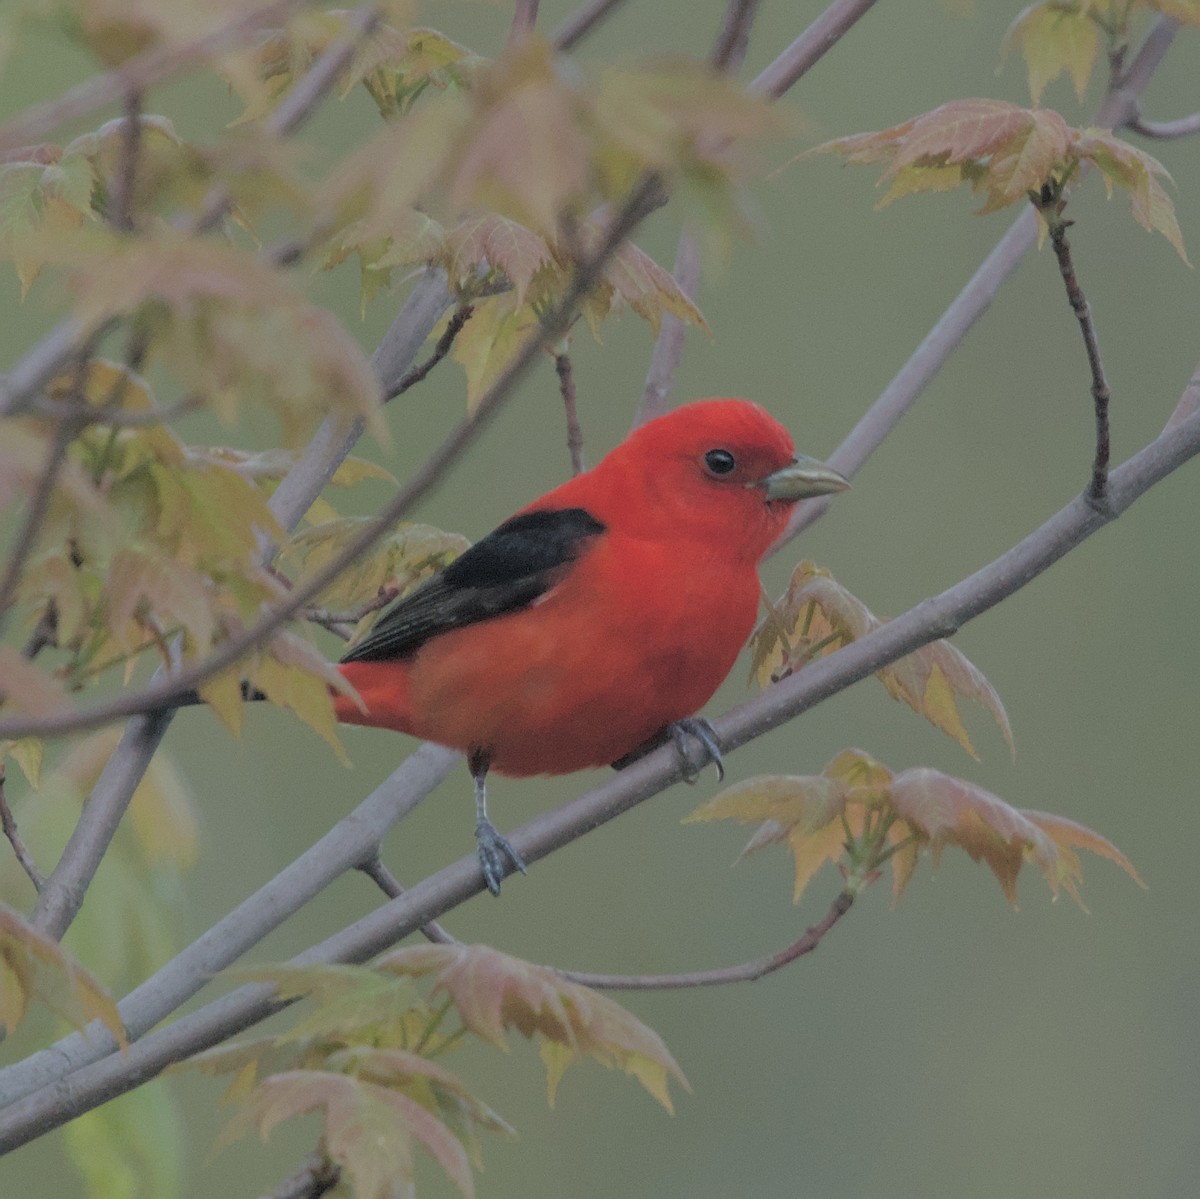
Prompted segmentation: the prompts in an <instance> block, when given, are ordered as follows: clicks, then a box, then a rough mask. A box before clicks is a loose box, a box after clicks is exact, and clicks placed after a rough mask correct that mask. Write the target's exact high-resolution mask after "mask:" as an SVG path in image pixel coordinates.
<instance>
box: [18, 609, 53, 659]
mask: <svg viewBox="0 0 1200 1199" xmlns="http://www.w3.org/2000/svg"><path fill="white" fill-rule="evenodd" d="M57 642H58V605H57V604H56V603H55V602H54V600H53V599H51V600H50V601H49V602H48V603H47V604H46V607H45V609H44V610H43V612H42V615H41V618H40V619H39V620H38V622H37V624H36V625H35V626H34V629H33V632H32V633H30V634H29V640H28V641H26V642H25V648H24V649H22V650H21V657H23V658H28V659H29V660H30V661H31V662H32V661H33V659H34V658H36V657H37V656H38V654H40V653H41V652H42V650H44V649H45V648H46V647H47V646H50V645H55V644H57Z"/></svg>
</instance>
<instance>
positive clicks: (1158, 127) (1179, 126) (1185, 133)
mask: <svg viewBox="0 0 1200 1199" xmlns="http://www.w3.org/2000/svg"><path fill="white" fill-rule="evenodd" d="M1125 126H1126V128H1127V129H1131V130H1132V131H1133V132H1134V133H1140V134H1141V135H1142V136H1143V137H1150V138H1154V139H1155V140H1156V141H1170V140H1172V139H1173V138H1177V137H1191V136H1192V135H1193V134H1196V133H1200V112H1193V113H1192V114H1191V115H1190V116H1186V117H1179V118H1177V119H1176V120H1174V121H1152V120H1150V119H1149V118H1148V117H1144V116H1142V114H1141V112H1140V111H1138V112H1137V114H1136V115H1134V116H1133V117H1131V118H1130V119H1129V120H1128V121H1126V122H1125Z"/></svg>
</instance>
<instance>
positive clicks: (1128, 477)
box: [0, 413, 1200, 1153]
mask: <svg viewBox="0 0 1200 1199" xmlns="http://www.w3.org/2000/svg"><path fill="white" fill-rule="evenodd" d="M1197 454H1200V413H1195V414H1193V415H1192V416H1190V417H1188V418H1187V419H1186V420H1183V421H1181V422H1179V423H1177V424H1175V425H1174V426H1172V427H1171V428H1169V429H1167V430H1165V431H1164V432H1163V433H1162V434H1160V435H1159V436H1158V438H1156V439H1155V441H1153V442H1151V443H1150V444H1149V445H1148V446H1146V447H1145V448H1144V449H1143V450H1141V451H1140V452H1139V453H1137V454H1135V455H1134V456H1133V457H1132V458H1130V459H1129V460H1128V461H1126V462H1125V463H1123V464H1122V465H1121V466H1119V467H1118V468H1117V469H1116V470H1114V471H1113V472H1112V474H1111V475H1110V477H1109V497H1110V508H1109V510H1108V511H1106V512H1100V511H1098V510H1097V509H1096V508H1094V507H1093V506H1092V505H1090V504H1089V503H1088V502H1087V500H1086V498H1085V497H1083V496H1079V497H1077V498H1076V499H1074V500H1072V501H1071V502H1070V503H1069V504H1067V506H1066V507H1064V508H1063V509H1061V510H1060V511H1059V512H1058V513H1056V514H1055V515H1054V516H1052V517H1051V518H1050V519H1049V520H1048V521H1046V522H1045V523H1044V524H1043V525H1042V526H1041V527H1039V528H1038V529H1036V530H1035V531H1034V532H1033V533H1031V534H1030V535H1029V536H1027V537H1026V538H1024V540H1022V541H1021V542H1019V543H1018V544H1017V545H1015V546H1013V547H1012V549H1010V550H1008V551H1007V552H1006V553H1005V554H1003V555H1001V556H1000V557H999V558H997V559H996V560H995V561H994V562H992V563H990V564H989V565H987V566H985V567H983V568H982V569H981V570H979V571H976V572H975V574H973V575H971V576H969V577H968V578H966V579H964V580H962V582H960V583H958V584H956V585H955V586H953V587H951V588H949V589H947V590H946V591H944V592H942V593H941V594H939V595H936V596H933V597H931V598H929V599H926V600H924V601H922V602H921V603H919V604H917V605H916V607H914V608H912V609H910V610H909V611H908V612H907V613H905V614H904V615H903V616H900V617H898V618H896V619H895V620H892V621H890V622H889V623H887V624H886V625H884V626H883V627H882V628H880V629H877V630H875V631H874V632H872V633H870V634H868V635H867V636H865V637H863V638H861V639H860V640H858V641H855V642H852V643H851V644H850V645H847V646H845V647H844V648H842V649H840V650H838V651H837V652H836V653H834V654H830V655H829V656H828V657H825V658H821V659H818V660H817V661H815V662H813V663H812V664H811V665H809V666H806V667H805V668H804V669H803V670H802V671H798V672H797V673H796V674H794V675H792V676H791V677H790V678H788V679H785V680H784V681H783V682H781V683H779V684H777V685H776V686H774V687H772V688H770V689H769V690H768V691H766V692H764V693H763V694H761V695H759V696H756V697H755V698H754V699H752V700H750V701H748V702H747V703H745V704H742V705H740V706H739V707H737V708H734V709H733V710H732V711H730V712H727V713H726V714H725V715H724V716H722V717H721V718H719V719H718V720H716V721H714V722H713V723H714V726H715V728H716V731H717V733H718V735H719V737H720V739H721V743H722V745H723V746H724V747H725V748H726V749H727V751H729V752H732V751H733V750H735V749H736V748H738V747H740V746H741V745H744V744H745V743H746V742H748V741H750V740H752V739H753V738H755V737H757V736H760V735H761V734H763V733H764V732H766V731H767V730H768V729H772V728H776V727H778V726H779V725H781V724H783V723H785V722H786V721H788V720H791V719H793V718H794V717H795V716H798V715H799V714H800V713H802V712H804V711H807V710H808V709H809V708H811V707H814V706H815V705H816V704H818V703H820V702H821V701H822V700H824V699H827V698H828V697H829V696H831V695H834V694H836V693H837V692H838V691H841V690H844V689H845V688H846V687H848V686H850V685H851V684H852V683H855V682H857V681H858V680H860V679H863V678H866V677H867V676H868V675H871V674H873V673H874V672H875V671H877V670H879V669H880V668H881V667H883V666H884V665H886V664H888V663H890V662H894V661H896V660H897V659H898V658H900V657H903V656H904V655H905V654H908V653H911V652H912V651H913V650H915V649H918V648H919V647H920V646H922V645H926V644H928V643H929V642H930V641H934V640H937V639H938V638H940V637H946V636H949V635H950V634H952V633H953V632H954V631H955V630H957V629H958V628H960V627H961V626H962V625H963V624H965V623H966V622H967V621H969V620H971V619H972V618H974V617H975V616H978V615H980V614H981V613H983V612H986V611H987V610H988V609H989V608H992V607H994V606H995V605H996V604H998V603H1000V602H1001V601H1002V600H1004V599H1006V598H1007V597H1008V596H1010V595H1012V594H1013V593H1014V592H1016V591H1018V590H1020V589H1021V588H1022V587H1024V586H1025V585H1026V584H1028V583H1029V582H1031V581H1032V580H1033V579H1034V578H1036V577H1037V576H1038V575H1040V574H1041V573H1042V572H1044V571H1045V570H1047V569H1049V567H1051V566H1052V565H1054V563H1056V562H1058V561H1059V560H1060V559H1062V558H1063V557H1064V556H1065V555H1066V554H1068V553H1069V552H1070V551H1071V550H1072V549H1074V548H1075V547H1076V546H1078V545H1079V544H1080V543H1081V542H1083V541H1084V540H1086V538H1088V537H1089V536H1091V534H1093V533H1095V532H1096V531H1097V530H1099V529H1101V528H1103V527H1104V525H1106V524H1107V523H1108V522H1109V521H1111V520H1113V519H1115V518H1116V517H1117V516H1118V515H1120V514H1121V513H1122V512H1124V511H1125V510H1126V509H1127V508H1129V507H1130V505H1132V504H1133V503H1134V502H1135V501H1136V500H1137V499H1138V498H1139V497H1140V496H1142V495H1143V494H1145V492H1147V491H1148V490H1150V488H1152V487H1153V486H1155V484H1157V483H1159V482H1160V481H1161V480H1162V479H1164V478H1166V477H1167V475H1169V474H1170V473H1171V472H1172V471H1174V470H1176V469H1178V468H1179V467H1180V466H1182V465H1183V464H1184V463H1185V462H1187V461H1189V460H1190V459H1191V458H1192V457H1194V456H1196V455H1197ZM687 768H688V766H687V764H686V763H683V762H681V761H680V759H679V755H678V754H677V753H676V752H675V751H674V750H673V749H672V748H671V747H664V748H662V749H659V750H655V751H654V752H652V753H650V754H647V755H646V756H645V757H644V758H641V759H639V760H638V761H636V762H634V763H633V764H632V765H631V766H629V767H627V768H626V769H625V770H624V771H622V772H621V774H620V775H619V776H617V777H616V778H614V779H612V780H610V781H609V782H607V783H605V784H603V785H602V786H599V787H596V788H593V789H592V790H591V791H588V792H585V793H584V794H583V795H581V796H579V797H577V798H576V799H574V800H572V801H571V802H570V803H567V804H565V805H563V806H562V807H560V808H557V809H555V810H553V811H550V812H544V813H542V814H541V815H540V816H538V817H537V818H535V819H534V820H532V821H530V822H529V823H527V824H525V825H524V826H522V827H521V828H519V829H517V830H516V831H514V832H513V833H511V834H510V840H511V841H512V843H513V845H514V846H515V847H516V849H517V850H518V851H519V852H520V853H521V855H522V856H523V857H524V858H525V860H526V861H527V862H535V861H538V860H540V859H541V858H543V857H545V856H546V855H547V854H549V853H552V852H553V851H554V850H556V849H559V848H561V847H562V846H564V845H567V844H569V843H570V842H572V841H574V840H576V839H578V838H579V837H581V836H583V835H584V834H585V833H587V832H589V831H590V830H591V829H593V828H595V827H597V826H598V825H600V824H603V823H606V822H607V821H609V820H611V819H613V818H614V817H616V816H618V815H620V814H621V813H622V812H624V811H627V810H629V809H630V808H632V807H635V806H636V805H637V804H639V803H641V802H643V801H644V800H646V799H648V798H650V797H651V796H652V795H655V794H657V793H658V792H659V791H661V790H662V789H663V788H664V787H665V786H667V785H668V784H670V783H672V782H676V781H678V780H679V779H680V778H682V777H683V775H684V773H685V772H686V770H687ZM402 769H403V768H402ZM483 886H484V883H483V878H482V875H481V873H480V869H479V863H478V859H477V858H476V857H475V856H474V855H470V856H468V857H465V858H462V859H460V860H459V861H457V862H455V863H454V864H453V865H451V866H447V867H445V868H444V869H443V870H441V871H439V872H438V873H437V874H434V875H432V876H431V877H429V878H427V879H425V880H424V881H423V882H421V883H418V884H417V885H416V886H414V887H413V888H412V889H411V890H409V891H407V892H406V893H405V894H404V895H402V896H400V897H399V898H398V899H395V900H392V901H391V902H390V903H387V904H385V905H384V906H383V907H381V908H379V909H377V910H376V911H374V912H372V913H370V914H369V915H367V916H364V917H363V918H362V919H360V920H358V921H356V922H355V923H354V924H352V925H350V926H349V927H347V928H345V929H343V930H342V931H341V932H339V933H337V934H335V935H334V936H332V937H330V938H328V939H326V940H325V941H323V942H321V943H320V944H318V945H316V946H313V947H312V948H311V949H309V950H307V951H305V952H304V953H303V954H301V955H300V956H299V957H298V958H296V959H295V961H296V962H298V963H311V962H329V961H342V962H361V961H365V960H367V959H369V958H370V957H372V956H373V955H375V954H376V953H379V952H381V951H382V950H383V949H386V948H387V947H389V946H390V945H392V944H394V943H395V942H396V941H397V940H399V939H400V938H402V937H404V936H407V935H408V934H409V933H411V932H413V931H414V930H416V929H417V928H419V927H420V926H421V925H423V924H425V923H427V922H428V921H429V920H432V919H436V918H437V917H438V916H440V915H441V914H443V913H444V912H446V911H448V910H449V909H451V908H452V907H455V906H456V905H458V904H460V903H462V902H464V901H465V900H466V899H468V898H470V897H471V896H473V895H477V894H479V893H480V892H481V891H482V890H483ZM281 1006H283V1005H281V1004H280V1003H279V1001H278V1000H277V999H276V998H275V997H274V992H273V989H272V988H270V987H266V986H250V987H241V988H239V989H238V990H236V991H234V992H232V993H231V994H229V995H226V996H224V997H223V998H221V999H218V1000H216V1001H214V1002H212V1003H210V1004H208V1005H207V1006H205V1007H203V1008H200V1009H199V1010H197V1011H195V1012H192V1013H191V1014H189V1015H186V1016H183V1017H181V1018H180V1019H178V1020H177V1021H175V1022H174V1023H172V1024H171V1025H169V1026H167V1027H165V1028H163V1029H159V1030H156V1031H154V1032H152V1033H149V1034H148V1035H147V1036H145V1037H144V1038H143V1039H142V1040H140V1041H138V1042H136V1043H135V1044H133V1045H131V1046H130V1048H129V1049H128V1051H127V1052H126V1053H125V1054H124V1055H122V1054H119V1053H117V1052H116V1047H115V1046H114V1045H112V1043H111V1042H108V1043H107V1056H105V1057H102V1058H100V1060H93V1061H92V1062H91V1064H89V1065H87V1066H83V1067H82V1068H80V1069H77V1070H74V1071H70V1070H69V1068H68V1070H56V1071H52V1072H51V1074H50V1078H51V1079H53V1081H49V1080H48V1081H47V1082H46V1085H44V1086H43V1087H42V1088H41V1089H40V1090H38V1091H35V1092H33V1093H31V1094H27V1095H26V1096H25V1098H23V1099H22V1100H20V1101H19V1102H17V1103H14V1104H13V1105H12V1106H11V1107H10V1108H8V1109H6V1111H5V1113H4V1114H3V1115H2V1116H0V1153H3V1152H6V1151H7V1150H9V1149H12V1148H15V1147H16V1146H18V1145H20V1144H23V1143H25V1142H26V1141H28V1140H30V1139H32V1138H33V1137H36V1136H38V1135H41V1134H42V1133H43V1132H45V1131H47V1130H48V1129H49V1128H51V1127H54V1126H57V1125H59V1124H61V1123H63V1122H65V1121H66V1120H69V1119H72V1118H73V1117H74V1116H77V1115H79V1114H81V1113H82V1112H84V1111H87V1110H89V1109H90V1108H92V1107H94V1106H96V1105H97V1104H99V1103H102V1102H104V1101H105V1100H107V1099H110V1098H112V1097H114V1096H115V1095H118V1094H121V1093H123V1092H125V1091H127V1090H129V1089H131V1088H132V1087H134V1086H137V1085H140V1083H142V1082H144V1081H145V1080H146V1079H148V1078H150V1077H152V1076H153V1075H154V1074H156V1073H158V1072H159V1071H161V1070H162V1069H164V1068H165V1067H166V1066H167V1065H169V1064H171V1063H172V1062H174V1061H178V1060H181V1059H182V1058H183V1057H186V1056H188V1055H190V1054H192V1053H196V1052H198V1051H199V1050H201V1049H205V1048H207V1047H209V1046H211V1045H214V1044H218V1043H219V1042H221V1041H222V1040H225V1039H227V1038H228V1037H230V1036H232V1035H234V1034H236V1033H238V1032H241V1031H242V1030H243V1029H245V1028H248V1027H249V1026H250V1025H252V1024H254V1023H256V1022H257V1021H259V1020H261V1019H264V1018H265V1017H266V1016H268V1015H270V1014H271V1013H272V1012H274V1011H277V1010H278V1009H279V1008H280V1007H281ZM97 1036H99V1037H101V1038H103V1036H104V1034H102V1033H98V1034H97ZM67 1040H68V1042H73V1043H79V1042H83V1044H84V1045H86V1044H87V1042H86V1040H85V1039H84V1038H83V1037H82V1035H81V1034H74V1036H73V1037H71V1038H68V1039H67ZM63 1044H64V1045H65V1044H67V1042H64V1043H63ZM101 1052H104V1051H103V1050H102V1051H101ZM37 1056H38V1057H45V1058H48V1059H49V1060H50V1061H52V1062H53V1061H54V1059H55V1058H58V1059H59V1061H60V1063H61V1060H62V1059H61V1057H60V1051H59V1050H58V1049H50V1050H46V1051H43V1054H41V1055H37ZM19 1068H20V1067H13V1068H12V1069H13V1070H17V1069H19ZM67 1073H70V1078H69V1085H68V1084H67V1079H66V1078H65V1077H64V1076H65V1075H66V1074H67ZM60 1079H61V1080H62V1081H61V1082H60V1081H58V1080H60Z"/></svg>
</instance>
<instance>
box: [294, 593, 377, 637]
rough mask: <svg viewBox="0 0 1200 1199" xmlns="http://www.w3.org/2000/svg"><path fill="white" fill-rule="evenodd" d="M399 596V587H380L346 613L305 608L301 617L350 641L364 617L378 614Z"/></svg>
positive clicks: (326, 609)
mask: <svg viewBox="0 0 1200 1199" xmlns="http://www.w3.org/2000/svg"><path fill="white" fill-rule="evenodd" d="M399 594H400V589H399V588H398V587H394V586H388V587H380V589H379V591H378V593H377V594H375V595H373V596H372V597H371V598H370V599H369V600H366V601H365V602H364V603H361V604H359V605H358V606H357V607H355V608H350V609H349V610H347V611H345V612H330V611H329V609H328V608H304V609H303V610H302V611H301V612H300V613H299V615H300V616H301V618H302V619H304V620H306V621H311V622H312V623H313V624H319V625H320V626H321V628H323V629H328V630H329V631H330V632H331V633H336V634H337V635H338V636H339V637H340V638H341V639H342V640H343V641H349V640H350V637H351V636H352V635H353V633H354V626H355V625H356V624H358V622H359V621H360V620H362V618H363V617H364V616H366V615H367V614H368V613H370V612H378V611H379V609H380V608H386V607H387V606H388V604H390V603H391V602H392V600H394V599H395V598H396V596H398V595H399Z"/></svg>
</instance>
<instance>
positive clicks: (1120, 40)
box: [1001, 0, 1200, 104]
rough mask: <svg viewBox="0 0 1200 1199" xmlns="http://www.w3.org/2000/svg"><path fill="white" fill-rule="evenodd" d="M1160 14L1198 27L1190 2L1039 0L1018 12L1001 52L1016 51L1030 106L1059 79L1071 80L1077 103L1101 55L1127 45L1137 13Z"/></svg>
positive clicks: (1198, 14)
mask: <svg viewBox="0 0 1200 1199" xmlns="http://www.w3.org/2000/svg"><path fill="white" fill-rule="evenodd" d="M1139 11H1140V12H1155V13H1162V14H1163V15H1165V16H1169V17H1174V18H1175V20H1177V21H1179V22H1180V23H1181V24H1184V25H1191V26H1192V27H1193V28H1200V4H1197V3H1196V0H1039V3H1037V4H1030V5H1029V6H1028V7H1027V8H1023V9H1022V10H1021V11H1020V12H1019V13H1018V14H1017V16H1016V17H1015V18H1014V19H1013V22H1012V24H1011V25H1010V26H1009V28H1008V33H1007V34H1006V35H1005V38H1004V44H1003V46H1002V48H1001V53H1002V54H1003V55H1006V56H1007V54H1008V53H1009V52H1010V51H1011V50H1013V49H1014V48H1016V49H1018V50H1019V51H1020V53H1021V57H1022V58H1023V59H1024V60H1025V68H1026V71H1027V72H1028V75H1029V94H1030V97H1031V98H1032V100H1033V102H1034V104H1037V103H1039V102H1040V100H1041V98H1042V93H1043V92H1044V91H1045V90H1046V88H1047V87H1048V86H1049V85H1050V84H1051V83H1053V82H1054V81H1055V80H1056V79H1057V78H1058V77H1059V76H1060V75H1063V74H1066V75H1068V76H1069V77H1070V79H1071V84H1072V86H1073V87H1074V89H1075V96H1076V98H1077V99H1078V100H1079V102H1080V103H1081V104H1082V103H1083V97H1084V93H1085V92H1086V91H1087V86H1088V81H1089V80H1090V79H1091V76H1092V72H1093V70H1094V69H1095V66H1096V63H1097V61H1098V60H1099V58H1100V56H1101V53H1102V52H1103V53H1107V54H1108V55H1109V56H1110V57H1112V58H1115V57H1116V56H1117V55H1119V53H1121V52H1122V51H1123V49H1124V47H1126V46H1128V44H1129V39H1130V34H1131V24H1132V21H1133V18H1134V17H1135V15H1136V14H1137V13H1138V12H1139Z"/></svg>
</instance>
